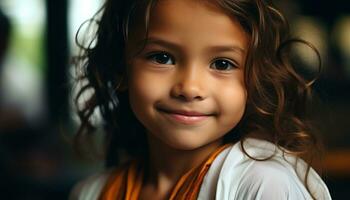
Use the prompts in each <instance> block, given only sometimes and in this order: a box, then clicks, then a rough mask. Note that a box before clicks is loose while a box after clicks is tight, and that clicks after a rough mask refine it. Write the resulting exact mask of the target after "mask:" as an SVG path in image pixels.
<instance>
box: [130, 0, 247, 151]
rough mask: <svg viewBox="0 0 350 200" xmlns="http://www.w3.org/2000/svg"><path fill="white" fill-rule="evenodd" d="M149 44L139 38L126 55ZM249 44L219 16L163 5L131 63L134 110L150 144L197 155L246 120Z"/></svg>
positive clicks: (185, 0) (189, 6) (193, 5)
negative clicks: (189, 151)
mask: <svg viewBox="0 0 350 200" xmlns="http://www.w3.org/2000/svg"><path fill="white" fill-rule="evenodd" d="M143 39H144V38H141V37H134V38H131V42H130V43H129V44H128V52H127V54H128V55H133V51H137V50H136V49H138V44H142V42H140V41H142V40H143ZM247 43H248V37H247V35H246V34H245V32H244V30H243V29H242V27H241V26H240V25H239V23H238V22H237V21H236V20H235V19H233V18H231V17H229V16H227V15H225V14H224V12H221V11H220V10H219V9H218V8H215V7H214V6H211V5H209V4H206V3H204V1H195V0H190V1H189V0H176V1H173V0H162V1H159V2H158V3H157V5H156V7H155V8H154V10H152V14H151V18H150V24H149V35H148V40H147V43H146V46H145V48H144V49H143V50H142V52H141V53H139V54H137V55H136V56H129V58H128V63H129V64H128V70H129V71H128V72H129V73H128V90H129V98H130V105H131V108H132V110H133V112H134V113H135V115H136V117H137V119H138V120H139V121H140V122H141V123H142V124H143V125H144V126H145V128H146V129H147V134H148V136H149V137H150V138H153V139H156V140H157V141H160V142H162V143H163V144H166V145H168V146H170V147H172V148H175V149H182V150H192V149H195V148H199V147H203V146H205V145H210V144H213V143H219V142H221V139H222V137H223V136H224V135H225V134H226V133H227V132H229V131H230V130H231V129H232V128H234V127H235V126H236V125H237V123H238V122H239V121H240V119H241V118H242V116H243V113H244V109H245V105H246V98H247V94H246V89H245V86H244V76H243V72H244V69H243V68H244V63H245V57H246V51H247Z"/></svg>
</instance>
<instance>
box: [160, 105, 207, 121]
mask: <svg viewBox="0 0 350 200" xmlns="http://www.w3.org/2000/svg"><path fill="white" fill-rule="evenodd" d="M159 111H161V112H162V113H164V114H165V115H166V116H167V117H168V118H170V119H171V120H172V121H176V122H179V123H182V124H187V125H192V124H197V123H200V122H203V121H205V120H206V119H208V118H209V117H210V116H212V114H205V113H201V112H197V111H187V110H166V109H159Z"/></svg>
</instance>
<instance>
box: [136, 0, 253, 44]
mask: <svg viewBox="0 0 350 200" xmlns="http://www.w3.org/2000/svg"><path fill="white" fill-rule="evenodd" d="M137 32H139V33H142V32H144V31H140V29H139V30H138V31H137ZM139 33H136V34H137V35H138V37H136V39H137V40H142V39H145V38H142V36H140V34H139ZM148 38H159V39H162V40H167V41H171V42H172V43H176V44H180V45H183V46H185V47H186V46H187V47H190V48H187V49H190V50H196V48H197V47H198V48H200V47H203V45H207V46H217V45H233V46H237V47H239V48H241V49H246V46H247V42H248V37H247V34H246V33H245V31H244V30H243V28H242V27H241V25H240V23H239V22H238V21H237V20H236V19H235V18H234V17H232V16H229V15H228V14H227V13H226V12H224V11H223V10H221V9H220V8H218V7H217V6H215V5H214V3H213V2H209V1H206V0H159V1H157V3H156V4H155V6H154V7H153V8H152V9H151V12H150V18H149V24H148ZM134 41H135V40H134Z"/></svg>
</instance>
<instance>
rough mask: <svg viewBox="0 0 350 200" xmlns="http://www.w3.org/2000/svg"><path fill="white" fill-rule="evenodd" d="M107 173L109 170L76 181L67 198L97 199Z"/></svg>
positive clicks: (71, 199)
mask: <svg viewBox="0 0 350 200" xmlns="http://www.w3.org/2000/svg"><path fill="white" fill-rule="evenodd" d="M109 175H110V172H109V171H105V172H103V173H99V174H95V175H93V176H90V177H88V178H86V179H85V180H82V181H80V182H78V183H77V184H76V185H75V186H74V187H73V189H72V191H71V193H70V195H69V200H98V198H99V195H100V193H101V192H102V189H103V187H104V185H105V184H106V181H107V179H108V176H109Z"/></svg>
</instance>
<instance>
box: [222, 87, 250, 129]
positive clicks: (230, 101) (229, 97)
mask: <svg viewBox="0 0 350 200" xmlns="http://www.w3.org/2000/svg"><path fill="white" fill-rule="evenodd" d="M218 97H219V98H218V99H217V101H218V102H219V106H220V110H221V112H222V117H223V120H224V121H225V123H228V124H236V123H238V122H239V121H240V119H241V118H242V116H243V114H244V111H245V106H246V102H247V92H246V90H245V88H244V87H243V86H242V85H235V86H233V87H231V88H227V89H223V90H220V93H218Z"/></svg>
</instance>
